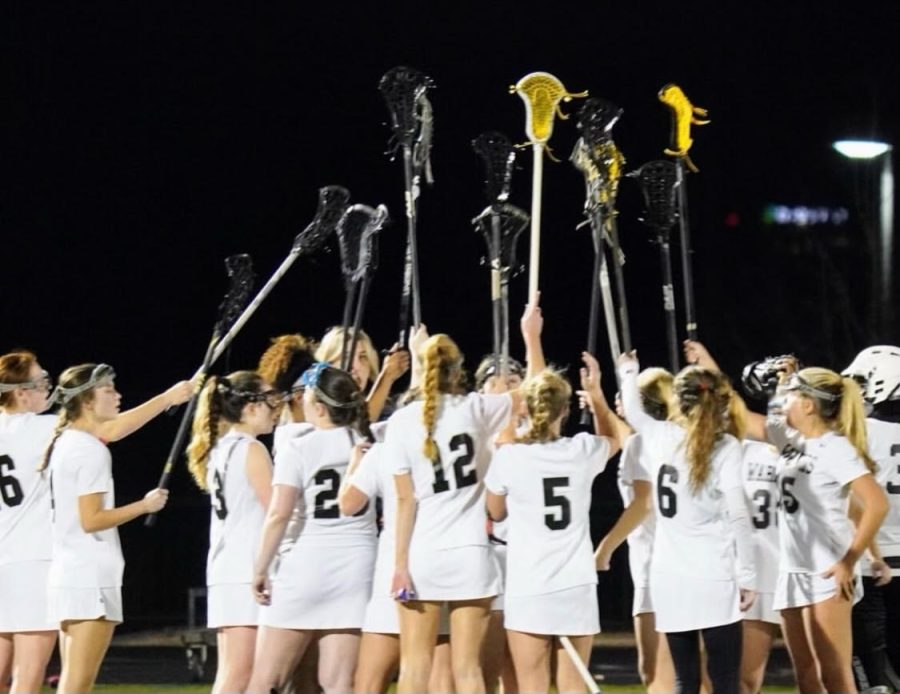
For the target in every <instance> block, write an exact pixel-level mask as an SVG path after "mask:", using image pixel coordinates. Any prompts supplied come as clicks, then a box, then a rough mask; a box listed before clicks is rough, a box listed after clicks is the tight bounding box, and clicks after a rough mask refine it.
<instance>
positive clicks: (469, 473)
mask: <svg viewBox="0 0 900 694" xmlns="http://www.w3.org/2000/svg"><path fill="white" fill-rule="evenodd" d="M450 450H451V451H453V452H454V453H459V455H458V456H457V457H456V459H455V460H454V461H453V477H454V478H455V480H456V488H457V489H462V488H463V487H471V486H472V485H473V484H478V471H477V470H476V469H475V466H474V465H473V466H472V467H471V468H469V467H468V466H469V465H470V464H471V463H472V460H473V459H474V458H475V442H474V441H472V437H471V436H469V435H468V434H457V435H456V436H454V437H453V438H452V439H450ZM460 451H461V452H460ZM433 465H434V484H433V485H432V486H431V488H432V489H433V490H434V493H435V494H440V493H441V492H446V491H449V489H450V482H449V481H448V480H447V476H446V475H445V474H444V463H443V461H442V460H441V456H440V454H438V458H437V460H435V461H434V463H433ZM467 468H468V469H467Z"/></svg>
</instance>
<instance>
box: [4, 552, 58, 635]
mask: <svg viewBox="0 0 900 694" xmlns="http://www.w3.org/2000/svg"><path fill="white" fill-rule="evenodd" d="M49 571H50V561H49V560H47V561H43V560H39V561H17V562H12V563H10V564H2V565H0V634H15V633H19V632H23V631H56V630H57V629H59V622H56V621H53V620H51V619H50V614H49V609H48V607H47V597H48V594H47V573H48V572H49Z"/></svg>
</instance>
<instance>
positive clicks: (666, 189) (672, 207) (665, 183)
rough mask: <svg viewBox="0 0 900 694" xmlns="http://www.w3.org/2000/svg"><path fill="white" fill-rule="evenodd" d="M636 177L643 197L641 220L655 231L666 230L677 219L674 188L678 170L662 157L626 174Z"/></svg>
mask: <svg viewBox="0 0 900 694" xmlns="http://www.w3.org/2000/svg"><path fill="white" fill-rule="evenodd" d="M628 175H629V176H631V177H634V178H637V180H638V183H639V184H640V186H641V194H642V195H643V198H644V212H643V215H642V216H641V221H642V222H643V223H644V224H646V225H647V226H649V227H651V228H653V229H656V230H657V231H660V232H662V231H668V230H669V229H671V228H672V226H673V225H674V224H675V222H676V221H677V220H678V207H677V204H676V188H677V187H678V170H677V167H676V165H675V164H674V163H672V162H671V161H666V160H664V159H658V160H655V161H650V162H647V163H646V164H644V165H643V166H642V167H641V168H639V169H638V170H637V171H633V172H631V173H630V174H628Z"/></svg>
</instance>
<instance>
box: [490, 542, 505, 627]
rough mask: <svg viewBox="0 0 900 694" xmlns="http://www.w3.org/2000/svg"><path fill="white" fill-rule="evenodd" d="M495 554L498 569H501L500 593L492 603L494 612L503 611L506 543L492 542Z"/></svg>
mask: <svg viewBox="0 0 900 694" xmlns="http://www.w3.org/2000/svg"><path fill="white" fill-rule="evenodd" d="M491 549H493V550H494V556H495V557H496V558H497V569H498V570H499V571H500V593H499V594H498V595H497V597H496V598H494V602H492V603H491V610H492V611H493V612H503V591H504V590H505V589H506V545H497V544H492V545H491Z"/></svg>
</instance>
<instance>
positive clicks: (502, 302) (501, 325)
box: [472, 132, 528, 376]
mask: <svg viewBox="0 0 900 694" xmlns="http://www.w3.org/2000/svg"><path fill="white" fill-rule="evenodd" d="M472 147H473V148H474V150H475V152H476V153H477V154H478V155H479V156H480V157H481V158H482V159H483V161H484V167H485V194H486V195H487V199H488V203H489V205H488V207H486V208H485V209H484V211H483V212H482V213H481V214H480V215H479V216H478V217H476V218H475V219H473V220H472V223H473V224H474V225H475V226H476V228H477V230H478V231H480V232H481V233H482V235H483V236H484V238H485V241H486V242H487V247H488V259H489V262H490V268H491V308H492V314H493V327H494V373H496V374H500V375H502V376H506V375H507V373H508V371H509V278H510V275H511V274H513V273H514V271H515V267H516V243H517V241H518V238H519V234H520V233H522V230H523V229H524V228H525V226H526V225H527V224H528V215H527V214H526V213H525V212H523V211H522V210H520V209H519V208H518V207H515V206H513V205H510V204H508V203H507V202H506V201H507V200H508V199H509V191H510V186H511V184H512V169H513V164H514V163H515V160H516V150H515V148H514V147H513V146H512V145H511V144H510V142H509V140H508V139H507V137H506V136H505V135H503V134H502V133H498V132H487V133H482V134H481V135H479V136H478V137H476V138H475V139H474V140H472ZM488 219H490V228H488V226H487V220H488Z"/></svg>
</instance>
